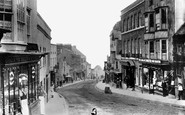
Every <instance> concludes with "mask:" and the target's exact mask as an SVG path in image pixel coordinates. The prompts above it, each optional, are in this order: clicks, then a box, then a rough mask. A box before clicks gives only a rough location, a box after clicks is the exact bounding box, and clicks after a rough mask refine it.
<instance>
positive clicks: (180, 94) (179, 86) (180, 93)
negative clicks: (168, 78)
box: [177, 75, 183, 100]
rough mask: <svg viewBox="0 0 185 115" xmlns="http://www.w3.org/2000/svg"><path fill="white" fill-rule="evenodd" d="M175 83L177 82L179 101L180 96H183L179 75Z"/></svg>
mask: <svg viewBox="0 0 185 115" xmlns="http://www.w3.org/2000/svg"><path fill="white" fill-rule="evenodd" d="M177 81H178V86H177V88H178V97H179V98H178V100H180V99H181V98H182V95H183V87H182V76H181V75H178V78H177Z"/></svg>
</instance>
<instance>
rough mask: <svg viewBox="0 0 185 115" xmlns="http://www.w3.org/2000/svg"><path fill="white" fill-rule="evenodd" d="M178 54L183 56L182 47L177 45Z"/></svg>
mask: <svg viewBox="0 0 185 115" xmlns="http://www.w3.org/2000/svg"><path fill="white" fill-rule="evenodd" d="M177 54H178V55H182V47H181V45H177Z"/></svg>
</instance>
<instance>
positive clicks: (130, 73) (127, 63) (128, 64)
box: [121, 60, 136, 87]
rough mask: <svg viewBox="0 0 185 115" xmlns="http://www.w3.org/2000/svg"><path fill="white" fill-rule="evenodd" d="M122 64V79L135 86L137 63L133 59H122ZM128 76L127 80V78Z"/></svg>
mask: <svg viewBox="0 0 185 115" xmlns="http://www.w3.org/2000/svg"><path fill="white" fill-rule="evenodd" d="M121 65H122V79H123V80H124V82H125V83H126V84H128V85H129V87H135V69H136V66H135V63H134V61H132V60H121ZM126 77H127V78H128V79H127V81H125V78H126Z"/></svg>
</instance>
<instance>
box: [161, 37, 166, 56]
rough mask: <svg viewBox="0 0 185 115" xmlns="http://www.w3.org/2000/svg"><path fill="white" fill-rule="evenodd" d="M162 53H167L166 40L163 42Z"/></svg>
mask: <svg viewBox="0 0 185 115" xmlns="http://www.w3.org/2000/svg"><path fill="white" fill-rule="evenodd" d="M162 53H166V40H162Z"/></svg>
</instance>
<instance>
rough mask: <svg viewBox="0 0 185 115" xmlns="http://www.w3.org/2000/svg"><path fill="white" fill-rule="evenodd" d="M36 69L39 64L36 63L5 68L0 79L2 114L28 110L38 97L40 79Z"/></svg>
mask: <svg viewBox="0 0 185 115" xmlns="http://www.w3.org/2000/svg"><path fill="white" fill-rule="evenodd" d="M36 70H37V66H36V65H34V64H32V65H30V66H28V65H21V66H15V67H5V68H3V72H2V76H1V79H0V81H1V86H0V93H1V94H0V97H1V102H0V114H1V115H2V114H3V115H9V114H11V115H17V114H18V113H22V114H23V113H25V112H28V105H29V104H32V103H34V102H35V101H36V100H37V99H38V95H37V89H38V88H37V87H38V81H39V79H38V77H37V71H36ZM21 106H22V107H21ZM23 106H24V107H23Z"/></svg>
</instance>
